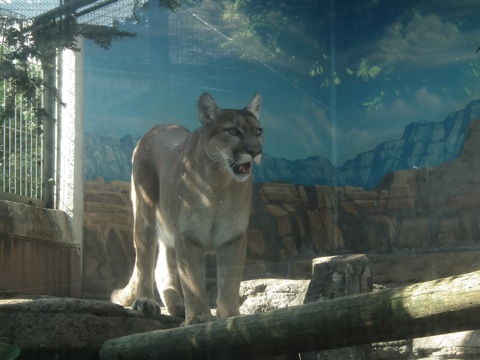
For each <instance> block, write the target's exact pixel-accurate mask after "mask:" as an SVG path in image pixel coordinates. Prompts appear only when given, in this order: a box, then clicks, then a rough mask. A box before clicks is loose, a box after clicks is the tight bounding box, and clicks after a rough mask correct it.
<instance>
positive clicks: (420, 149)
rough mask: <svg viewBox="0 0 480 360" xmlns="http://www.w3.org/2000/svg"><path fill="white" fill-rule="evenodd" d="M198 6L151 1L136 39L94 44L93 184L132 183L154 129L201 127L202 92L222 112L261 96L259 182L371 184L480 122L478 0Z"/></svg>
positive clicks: (458, 139) (433, 157) (427, 160)
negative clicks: (138, 146) (136, 156)
mask: <svg viewBox="0 0 480 360" xmlns="http://www.w3.org/2000/svg"><path fill="white" fill-rule="evenodd" d="M186 3H187V5H185V6H184V7H183V8H182V9H180V10H177V11H176V12H168V11H167V10H165V9H162V8H160V7H159V6H158V5H157V3H156V2H152V3H151V4H150V7H149V8H148V9H146V10H144V11H143V12H142V13H141V14H140V16H138V21H137V20H127V21H125V22H124V23H123V24H122V27H123V28H124V29H125V30H127V31H131V32H134V33H136V34H137V35H136V37H134V38H126V39H123V40H120V41H117V42H115V43H114V44H113V46H112V47H111V48H110V49H109V50H107V51H106V50H103V49H100V48H99V47H98V46H97V45H95V44H92V43H88V42H87V43H86V45H85V82H84V85H85V131H86V151H87V157H86V158H87V163H86V169H85V176H86V178H87V179H93V178H96V177H98V176H102V177H104V178H105V179H107V180H111V179H125V180H128V179H129V177H130V174H129V171H130V169H129V163H130V156H131V151H132V148H133V147H134V144H135V142H136V140H137V139H138V138H139V137H140V136H141V135H142V134H143V133H145V132H146V131H147V130H148V129H149V128H150V127H152V126H153V125H154V124H156V123H180V124H183V125H185V126H187V127H188V128H190V129H195V128H196V127H198V126H199V123H198V118H197V111H196V100H197V98H198V96H199V95H200V93H202V92H203V91H208V92H210V93H211V94H212V95H213V96H214V97H215V99H216V100H217V102H218V103H219V105H220V106H222V107H243V106H244V105H245V104H246V103H247V102H248V101H249V99H250V98H251V97H252V96H253V95H254V94H255V93H256V92H260V93H261V94H262V96H263V100H264V108H263V113H262V122H263V125H264V127H265V129H266V143H265V152H266V154H267V155H268V156H266V157H265V161H264V163H263V165H262V166H261V167H259V168H257V169H256V172H255V181H256V182H265V181H269V182H271V181H282V182H291V183H297V184H298V183H300V184H337V185H338V184H340V185H342V184H352V185H358V186H363V187H367V188H372V187H375V186H377V185H378V182H379V180H380V178H381V176H382V175H383V174H385V173H388V172H391V171H394V170H398V169H411V168H422V167H429V166H430V167H431V166H436V165H438V164H440V163H443V162H445V161H447V160H449V159H452V158H454V157H456V156H458V154H459V151H460V150H461V147H462V145H463V139H464V135H465V130H466V127H467V125H468V123H469V122H470V121H471V120H472V119H475V118H477V117H479V114H478V111H477V109H476V108H475V107H474V106H472V103H471V102H472V101H473V100H475V99H477V98H480V81H479V76H480V52H476V50H477V48H478V47H479V46H480V25H479V23H478V17H479V13H480V7H472V6H471V4H472V2H471V1H401V0H396V1H371V0H363V1H357V2H355V3H354V4H352V2H351V1H346V0H345V1H315V2H312V1H306V0H292V1H278V2H277V1H276V2H271V1H249V0H237V1H229V0H222V1H220V0H203V1H190V2H186ZM103 152H105V154H104V153H103ZM105 155H107V156H106V157H105ZM106 160H108V161H106Z"/></svg>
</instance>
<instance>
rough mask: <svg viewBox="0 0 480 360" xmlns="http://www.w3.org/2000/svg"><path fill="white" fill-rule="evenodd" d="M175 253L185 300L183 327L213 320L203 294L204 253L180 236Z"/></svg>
mask: <svg viewBox="0 0 480 360" xmlns="http://www.w3.org/2000/svg"><path fill="white" fill-rule="evenodd" d="M175 252H176V255H177V267H178V274H179V276H180V281H181V283H182V289H183V296H184V299H185V322H184V323H183V325H190V324H197V323H203V322H207V321H212V320H214V318H213V316H212V313H211V312H210V307H209V306H208V301H207V295H206V292H205V253H204V251H203V248H202V246H201V245H200V244H199V243H197V242H195V241H191V240H190V239H188V238H187V237H185V236H181V237H180V239H179V241H177V243H176V245H175Z"/></svg>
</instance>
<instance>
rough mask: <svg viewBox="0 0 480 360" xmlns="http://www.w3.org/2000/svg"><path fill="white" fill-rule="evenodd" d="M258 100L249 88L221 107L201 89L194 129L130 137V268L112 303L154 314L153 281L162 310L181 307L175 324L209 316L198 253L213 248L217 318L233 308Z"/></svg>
mask: <svg viewBox="0 0 480 360" xmlns="http://www.w3.org/2000/svg"><path fill="white" fill-rule="evenodd" d="M260 108H261V97H260V95H259V94H257V95H255V97H254V98H253V99H252V100H251V101H250V103H249V104H248V105H247V106H246V107H245V108H244V109H243V110H230V109H220V108H218V106H217V104H216V103H215V101H214V99H213V98H212V97H211V96H210V95H209V94H207V93H203V94H202V95H201V96H200V98H199V100H198V113H199V119H200V122H201V124H202V127H201V128H199V129H197V130H196V131H194V132H193V133H190V132H189V131H188V130H187V129H186V128H184V127H182V126H177V125H166V126H164V125H157V126H155V127H154V128H153V129H151V130H150V131H149V132H147V133H146V134H145V135H144V136H143V137H142V138H141V139H140V141H139V143H138V145H137V147H136V149H135V151H134V153H133V160H132V161H133V164H132V201H133V208H134V219H135V220H134V243H135V251H136V260H135V267H134V270H133V274H132V277H131V279H130V281H129V283H128V285H127V286H126V287H125V288H124V289H122V290H117V291H115V292H114V293H113V295H112V300H113V301H114V302H116V303H120V304H122V305H124V306H128V305H132V308H133V309H136V310H140V311H143V312H145V313H148V314H151V315H156V314H159V313H160V307H159V305H158V304H157V302H156V301H155V300H154V283H155V282H156V284H157V288H158V290H159V293H160V297H161V298H162V301H163V303H164V304H165V306H166V307H167V309H168V312H169V314H171V315H177V316H185V322H184V324H185V325H188V324H194V323H201V322H206V321H210V320H213V316H212V314H211V312H210V308H209V306H208V302H207V297H206V292H205V254H206V253H209V252H216V253H217V274H218V298H217V313H216V314H217V318H219V319H226V318H228V317H231V316H235V315H238V314H239V287H240V281H241V278H242V273H243V264H244V261H245V254H246V246H247V244H246V241H247V240H246V230H247V226H248V219H249V215H250V205H251V197H252V176H251V173H252V165H253V163H256V164H258V163H259V162H260V160H261V157H262V143H263V129H262V127H261V125H260V123H259V114H260ZM157 253H158V256H157ZM155 259H157V262H156V265H155ZM178 278H179V279H180V284H181V287H180V286H179V284H178ZM154 279H155V281H154ZM182 290H183V299H182V295H181V294H182ZM132 302H133V304H132Z"/></svg>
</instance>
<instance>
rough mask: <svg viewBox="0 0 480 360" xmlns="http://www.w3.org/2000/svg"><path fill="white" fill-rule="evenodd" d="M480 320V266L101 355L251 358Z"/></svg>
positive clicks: (125, 342)
mask: <svg viewBox="0 0 480 360" xmlns="http://www.w3.org/2000/svg"><path fill="white" fill-rule="evenodd" d="M478 328H480V271H479V272H473V273H469V274H465V275H461V276H456V277H450V278H445V279H440V280H435V281H430V282H425V283H419V284H415V285H411V286H407V287H402V288H395V289H385V290H381V291H377V292H373V293H367V294H361V295H353V296H348V297H344V298H339V299H334V300H328V301H324V302H318V303H312V304H306V305H299V306H292V307H288V308H283V309H277V310H272V311H268V312H264V313H257V314H252V315H244V316H239V317H235V318H230V319H227V320H224V321H217V322H210V323H204V324H198V325H191V326H186V327H181V328H176V329H171V330H163V331H154V332H149V333H143V334H135V335H130V336H125V337H121V338H117V339H111V340H109V341H106V342H105V343H104V344H103V345H102V347H101V350H100V359H102V360H110V359H163V360H165V359H192V360H193V359H195V360H199V359H250V358H257V357H261V356H274V355H279V354H288V353H299V352H306V351H319V350H327V349H333V348H340V347H346V346H353V345H361V344H368V343H373V342H381V341H391V340H400V339H409V338H416V337H424V336H430V335H438V334H443V333H449V332H456V331H463V330H473V329H478Z"/></svg>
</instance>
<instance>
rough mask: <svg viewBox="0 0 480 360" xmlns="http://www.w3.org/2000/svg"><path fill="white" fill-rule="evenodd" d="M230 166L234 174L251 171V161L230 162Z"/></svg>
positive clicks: (244, 173)
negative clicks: (241, 162)
mask: <svg viewBox="0 0 480 360" xmlns="http://www.w3.org/2000/svg"><path fill="white" fill-rule="evenodd" d="M230 167H231V168H232V170H233V173H234V174H235V175H248V174H250V172H251V171H252V162H251V161H250V162H246V163H243V164H237V163H235V164H231V165H230Z"/></svg>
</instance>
